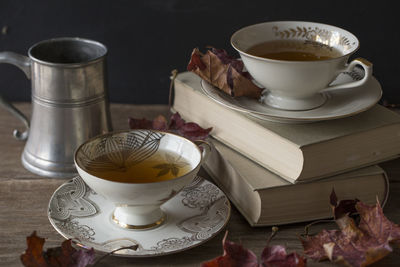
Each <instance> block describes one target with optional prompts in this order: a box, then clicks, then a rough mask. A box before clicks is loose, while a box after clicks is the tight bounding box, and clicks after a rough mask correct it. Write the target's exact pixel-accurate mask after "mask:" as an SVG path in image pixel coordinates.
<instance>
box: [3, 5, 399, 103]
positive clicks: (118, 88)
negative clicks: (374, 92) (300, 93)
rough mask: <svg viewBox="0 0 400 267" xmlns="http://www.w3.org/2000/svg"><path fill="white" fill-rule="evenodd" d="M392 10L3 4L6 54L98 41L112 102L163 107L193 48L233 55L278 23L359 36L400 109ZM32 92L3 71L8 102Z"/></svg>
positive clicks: (16, 75)
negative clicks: (244, 37)
mask: <svg viewBox="0 0 400 267" xmlns="http://www.w3.org/2000/svg"><path fill="white" fill-rule="evenodd" d="M389 2H390V1H376V0H374V1H367V0H364V1H354V0H353V1H342V0H337V1H326V0H325V1H324V0H319V1H299V0H297V1H285V0H275V1H251V0H247V1H245V0H243V1H233V0H220V1H218V0H215V1H211V0H198V1H192V0H147V1H146V0H140V1H134V0H131V1H128V0H125V1H124V0H114V1H111V0H108V1H107V0H90V1H89V0H79V1H76V0H69V1H55V0H53V1H43V0H35V1H28V0H27V1H23V0H0V28H1V29H3V33H0V51H5V50H8V51H14V52H18V53H23V54H25V55H26V53H27V50H28V48H29V47H30V46H31V45H32V44H34V43H36V42H38V41H41V40H44V39H48V38H52V37H61V36H78V37H84V38H90V39H94V40H97V41H100V42H102V43H104V44H105V45H106V46H107V47H108V49H109V56H108V77H109V82H108V84H109V95H110V100H111V101H112V102H122V103H135V104H165V103H167V102H168V86H169V75H170V71H171V70H172V69H174V68H177V69H178V70H179V71H184V70H185V69H186V65H187V62H188V60H189V56H190V53H191V50H192V49H193V48H194V47H199V48H201V49H204V47H205V46H206V45H213V46H215V47H218V48H224V49H226V50H227V51H228V52H229V53H232V54H234V55H235V54H236V53H235V52H234V51H233V49H232V48H231V47H230V44H229V39H230V36H231V34H232V33H233V32H235V31H236V30H237V29H239V28H241V27H243V26H246V25H250V24H254V23H259V22H264V21H272V20H306V21H315V22H322V23H327V24H332V25H336V26H339V27H342V28H344V29H346V30H349V31H350V32H352V33H354V34H355V35H356V36H357V37H358V38H359V40H360V43H361V48H360V49H359V50H358V51H357V52H356V54H355V55H354V57H356V56H362V57H365V58H367V59H368V60H370V61H371V62H373V63H374V75H375V77H377V79H378V80H379V81H380V82H381V84H382V87H383V90H384V98H386V99H387V100H388V101H390V102H392V103H398V102H399V103H400V93H398V92H397V89H398V77H399V76H400V73H399V64H398V62H400V53H399V51H400V50H399V41H400V40H399V38H400V33H399V30H400V23H398V21H399V16H400V15H399V12H398V8H397V7H394V6H391V5H390V4H389ZM392 3H395V2H394V1H393V2H392ZM236 55H237V54H236ZM29 88H30V84H29V82H28V81H27V80H26V79H25V77H24V74H23V73H22V72H21V71H20V70H19V69H17V68H16V67H14V66H11V65H6V64H0V93H1V94H2V95H4V96H5V97H7V98H8V99H10V100H12V101H27V100H29V99H30V89H29Z"/></svg>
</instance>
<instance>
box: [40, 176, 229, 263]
mask: <svg viewBox="0 0 400 267" xmlns="http://www.w3.org/2000/svg"><path fill="white" fill-rule="evenodd" d="M77 180H78V181H77ZM74 186H76V187H77V188H75V187H74ZM79 187H80V188H79ZM82 187H83V188H82ZM68 190H69V191H68ZM196 190H197V191H196ZM82 191H84V192H82ZM198 191H199V192H200V193H199V194H200V195H201V196H206V197H207V200H206V201H204V200H205V198H204V199H199V197H197V198H196V192H197V193H198ZM71 192H72V193H71ZM75 192H79V196H78V197H75V198H74V197H73V196H74V193H75ZM60 195H61V196H60ZM90 196H97V198H102V201H106V200H105V199H104V198H103V197H102V196H100V195H97V194H96V193H95V192H94V191H93V190H92V189H91V188H90V187H89V186H87V185H86V184H85V183H84V182H83V180H82V178H81V177H80V176H79V175H77V176H76V177H74V178H73V179H71V180H69V181H66V182H65V183H63V184H62V185H61V186H59V187H58V188H57V189H56V190H55V191H54V193H53V194H52V196H51V198H50V201H49V205H48V212H47V216H48V219H49V221H50V223H51V225H52V226H53V227H54V229H55V230H56V231H57V232H58V233H59V234H60V235H61V236H63V237H64V238H65V239H72V240H73V243H74V244H76V245H78V246H80V247H82V248H84V249H90V248H93V249H94V251H96V252H98V253H100V254H104V253H109V252H110V251H113V250H115V249H117V248H118V247H112V245H113V242H115V243H116V244H117V245H118V242H120V244H122V243H124V242H128V243H129V245H138V246H139V249H138V250H136V251H134V250H128V249H126V250H120V251H118V252H116V253H114V254H113V256H121V257H134V258H135V257H141V258H145V257H156V256H163V255H169V254H174V253H179V252H182V251H185V250H188V249H191V248H194V247H197V246H199V245H201V244H204V243H205V242H207V241H209V240H210V239H212V238H214V237H215V236H216V235H217V234H218V233H220V232H221V231H222V230H223V229H224V228H225V227H226V225H227V224H228V222H229V220H230V217H231V211H232V207H231V204H230V201H229V199H228V197H227V196H226V195H225V193H224V192H223V191H222V190H221V189H220V188H219V187H218V186H217V185H215V184H214V183H212V182H210V181H208V180H206V179H204V178H202V177H201V176H196V178H195V179H194V180H193V181H192V183H191V184H189V185H188V186H186V187H185V188H184V189H183V190H182V191H181V192H180V193H179V194H178V195H177V196H175V197H174V198H176V197H178V198H179V202H177V203H180V204H181V207H175V209H177V208H187V209H191V210H192V211H194V214H191V215H190V214H189V215H187V214H185V215H183V214H181V216H180V217H179V219H178V220H177V221H176V222H175V226H172V227H173V228H174V229H176V231H179V232H180V234H182V233H184V234H185V235H184V236H182V237H176V236H174V233H176V232H173V233H171V234H170V233H168V235H170V236H169V237H168V238H164V239H162V238H160V240H155V241H154V242H155V243H154V246H151V247H149V248H146V249H145V248H143V247H142V246H141V242H140V241H139V240H136V239H135V238H132V237H134V233H137V232H138V231H140V232H144V231H149V233H152V232H154V231H163V230H162V229H161V230H157V229H159V228H158V227H157V228H153V229H150V230H144V231H141V230H126V229H124V231H126V235H125V236H124V237H123V238H115V239H110V240H106V241H105V242H95V241H94V238H93V237H94V236H95V235H96V232H95V229H94V228H96V225H94V226H93V225H85V224H79V219H80V218H81V219H85V218H89V217H95V216H97V215H100V214H101V213H102V212H106V211H107V208H105V211H102V210H101V208H100V207H101V205H100V204H101V203H99V202H98V203H96V202H95V201H94V200H92V199H90ZM59 198H64V200H65V199H67V200H71V201H74V203H73V204H74V205H73V207H72V208H75V209H77V210H78V211H80V210H81V208H84V207H86V206H85V205H87V203H86V202H88V203H89V204H92V206H93V207H94V208H95V209H96V212H95V213H94V214H93V210H92V209H88V210H84V211H82V212H81V213H79V212H72V213H71V211H69V212H70V213H69V214H68V216H67V215H65V211H63V210H62V205H59V206H57V201H58V199H59ZM208 198H209V200H208ZM202 200H203V201H202ZM196 201H197V202H196ZM61 203H62V201H61ZM82 203H83V204H82ZM167 203H168V202H167ZM76 205H78V206H76ZM79 205H82V206H79ZM108 205H110V204H109V203H108ZM171 205H172V204H171ZM69 208H71V207H69ZM212 208H214V209H217V211H218V212H219V213H218V214H219V216H220V219H219V220H218V221H217V223H216V224H213V225H208V227H209V228H210V229H211V230H209V231H206V232H202V231H201V230H200V231H192V230H191V229H190V228H187V229H186V228H184V227H182V225H181V224H183V223H185V222H187V221H190V220H195V221H196V220H197V219H198V220H200V219H201V218H202V217H206V218H208V216H207V215H208V212H209V211H210V210H211V209H212ZM54 209H57V210H56V211H54ZM85 212H86V213H85ZM58 213H61V214H62V216H59V215H58ZM192 213H193V212H192ZM167 216H168V214H167ZM62 224H64V226H65V228H64V226H62V227H60V225H62ZM106 224H107V225H108V224H112V222H111V221H108V222H106ZM168 224H169V225H173V222H169V221H168V219H167V221H166V222H165V223H164V224H163V225H168ZM163 225H162V226H163ZM91 226H92V227H91ZM162 226H161V227H162ZM68 227H70V228H68ZM115 227H118V226H115V225H112V226H111V225H108V226H104V227H103V231H104V228H106V229H107V228H110V229H112V228H115ZM161 227H160V228H161ZM63 228H64V229H63ZM74 228H75V229H79V230H74ZM68 229H70V230H71V231H70V232H68ZM97 230H99V229H96V231H97ZM100 230H101V229H100ZM120 230H121V229H120ZM124 233H125V232H124ZM152 234H153V236H156V235H157V233H152ZM177 236H179V235H177ZM121 242H122V243H121ZM163 242H164V243H163ZM169 242H170V243H171V244H172V245H171V247H168V244H169ZM174 242H175V243H174ZM164 244H165V245H166V246H165V247H164ZM129 245H120V246H119V247H121V246H122V247H128V246H129ZM107 246H109V247H111V248H108V249H107ZM163 249H165V250H163Z"/></svg>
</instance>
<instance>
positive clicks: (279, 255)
mask: <svg viewBox="0 0 400 267" xmlns="http://www.w3.org/2000/svg"><path fill="white" fill-rule="evenodd" d="M227 235H228V232H226V233H225V236H224V239H223V240H222V246H223V248H224V254H223V255H222V256H219V257H217V258H215V259H213V260H210V261H208V262H205V263H203V264H202V267H236V266H237V267H239V266H245V267H304V266H306V261H307V260H306V259H304V258H303V257H301V256H299V255H298V254H297V253H296V252H293V253H290V254H286V249H285V247H284V246H271V247H270V246H267V247H265V249H264V250H263V252H262V254H261V263H259V262H258V260H257V256H256V255H255V254H254V253H253V252H252V251H251V250H248V249H246V248H244V247H243V246H242V245H239V244H236V243H234V242H231V241H227V240H226V238H227ZM271 237H272V236H271ZM270 239H271V238H270ZM270 239H269V240H268V243H269V241H270Z"/></svg>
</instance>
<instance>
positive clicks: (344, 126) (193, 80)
mask: <svg viewBox="0 0 400 267" xmlns="http://www.w3.org/2000/svg"><path fill="white" fill-rule="evenodd" d="M200 81H201V80H200V78H199V77H198V76H197V75H195V74H194V73H191V72H183V73H180V74H179V75H178V76H177V78H176V79H175V92H174V103H173V106H172V109H173V110H174V111H177V112H179V113H180V114H181V116H182V117H183V118H184V119H186V120H189V121H195V122H197V123H198V124H200V125H201V126H202V127H204V128H208V127H213V131H212V132H211V134H212V136H213V137H214V138H216V139H218V140H219V141H221V142H223V143H224V144H226V145H227V146H229V147H231V148H232V149H234V150H236V151H237V152H239V153H241V154H243V155H244V156H246V157H247V158H249V159H251V160H252V161H254V162H256V163H258V164H259V165H261V166H263V167H264V168H267V169H269V170H270V171H271V172H274V173H276V174H278V175H279V176H280V177H282V178H284V179H286V180H288V181H289V182H291V183H296V182H299V181H306V180H311V179H319V178H323V177H328V176H332V175H335V174H339V173H343V172H346V171H350V170H353V169H357V168H360V167H365V166H369V165H373V164H376V163H379V162H382V161H386V160H390V159H393V158H396V157H398V155H399V153H400V115H398V114H396V113H394V112H392V111H390V110H389V109H387V108H385V107H383V106H380V105H375V106H374V107H373V108H371V109H369V110H367V111H364V112H362V113H360V114H357V115H354V116H351V117H347V118H342V119H336V120H330V121H322V122H315V123H308V124H285V123H276V122H270V121H266V120H261V119H257V118H255V117H251V116H249V115H246V114H245V113H242V112H239V111H235V110H232V109H229V108H227V107H224V106H222V105H220V104H218V103H216V102H214V100H212V99H210V98H209V97H208V96H206V95H205V94H204V93H203V92H202V89H201V85H200Z"/></svg>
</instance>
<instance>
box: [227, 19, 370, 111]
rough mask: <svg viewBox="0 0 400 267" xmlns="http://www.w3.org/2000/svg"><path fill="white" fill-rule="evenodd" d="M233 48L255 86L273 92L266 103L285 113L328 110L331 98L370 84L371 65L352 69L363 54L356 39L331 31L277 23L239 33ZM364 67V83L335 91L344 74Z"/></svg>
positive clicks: (306, 24) (317, 25)
mask: <svg viewBox="0 0 400 267" xmlns="http://www.w3.org/2000/svg"><path fill="white" fill-rule="evenodd" d="M231 44H232V46H233V47H234V48H235V49H236V50H237V51H238V52H239V54H240V57H241V59H242V60H243V63H244V65H245V66H246V68H247V70H248V71H249V73H250V74H251V75H252V77H253V78H254V80H255V81H256V82H257V83H259V84H260V85H262V86H263V87H265V88H266V89H267V90H268V94H267V95H266V96H265V98H264V103H265V104H267V105H269V106H272V107H275V108H279V109H285V110H308V109H313V108H316V107H318V106H321V105H322V104H324V102H325V101H326V99H327V95H326V92H329V90H338V89H345V88H354V87H357V86H362V85H363V84H365V83H367V82H368V80H369V79H370V77H371V76H372V64H371V63H370V62H368V61H367V60H365V59H363V58H358V59H354V60H353V61H351V62H350V63H348V59H349V57H350V56H351V55H352V54H353V53H354V52H355V51H356V50H357V49H358V47H359V41H358V39H357V37H356V36H355V35H353V34H352V33H350V32H348V31H346V30H344V29H341V28H338V27H335V26H331V25H326V24H322V23H314V22H303V21H273V22H265V23H260V24H255V25H251V26H248V27H245V28H242V29H240V30H238V31H237V32H235V33H234V34H233V35H232V37H231ZM356 66H360V67H361V68H363V69H364V73H365V75H364V77H363V78H362V79H361V80H359V81H353V82H349V83H345V84H340V85H330V83H332V82H333V81H334V80H335V79H336V78H337V76H338V75H339V74H340V73H343V72H351V71H352V70H353V68H355V67H356Z"/></svg>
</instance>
